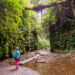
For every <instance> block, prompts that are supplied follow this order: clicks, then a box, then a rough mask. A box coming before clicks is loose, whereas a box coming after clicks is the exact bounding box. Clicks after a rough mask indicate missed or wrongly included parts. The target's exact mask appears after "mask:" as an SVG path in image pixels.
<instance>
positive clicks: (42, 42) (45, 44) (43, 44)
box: [38, 36, 50, 49]
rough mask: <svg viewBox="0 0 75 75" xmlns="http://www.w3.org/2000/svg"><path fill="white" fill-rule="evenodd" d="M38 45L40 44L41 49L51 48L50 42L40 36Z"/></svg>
mask: <svg viewBox="0 0 75 75" xmlns="http://www.w3.org/2000/svg"><path fill="white" fill-rule="evenodd" d="M38 43H39V49H42V48H50V42H49V41H48V40H46V39H45V38H44V37H43V38H42V37H39V36H38Z"/></svg>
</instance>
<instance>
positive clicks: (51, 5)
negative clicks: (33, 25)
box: [25, 1, 67, 11]
mask: <svg viewBox="0 0 75 75" xmlns="http://www.w3.org/2000/svg"><path fill="white" fill-rule="evenodd" d="M66 3H67V1H60V2H57V3H56V2H54V3H51V4H49V5H39V6H34V7H32V8H25V9H26V10H34V11H40V10H42V9H45V8H50V7H55V6H58V5H63V4H66Z"/></svg>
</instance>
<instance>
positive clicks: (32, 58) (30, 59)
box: [19, 54, 40, 65]
mask: <svg viewBox="0 0 75 75" xmlns="http://www.w3.org/2000/svg"><path fill="white" fill-rule="evenodd" d="M39 56H40V55H38V54H37V55H36V56H34V57H31V58H29V59H27V60H24V61H21V62H20V63H19V64H20V65H23V64H25V63H28V62H30V61H32V60H34V59H36V58H38V57H39Z"/></svg>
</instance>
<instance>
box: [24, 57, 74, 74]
mask: <svg viewBox="0 0 75 75" xmlns="http://www.w3.org/2000/svg"><path fill="white" fill-rule="evenodd" d="M23 67H29V68H31V69H33V70H35V71H37V72H39V73H40V75H75V61H71V60H68V58H64V59H58V60H56V61H54V62H47V63H27V64H25V65H24V66H23Z"/></svg>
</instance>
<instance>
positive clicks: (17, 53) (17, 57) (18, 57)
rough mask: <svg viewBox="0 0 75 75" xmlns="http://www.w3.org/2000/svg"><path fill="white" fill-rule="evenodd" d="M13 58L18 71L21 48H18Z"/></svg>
mask: <svg viewBox="0 0 75 75" xmlns="http://www.w3.org/2000/svg"><path fill="white" fill-rule="evenodd" d="M13 57H14V58H15V65H16V69H18V66H19V61H20V52H19V47H16V50H15V51H14V53H13Z"/></svg>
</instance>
